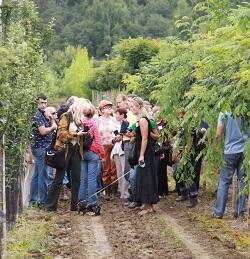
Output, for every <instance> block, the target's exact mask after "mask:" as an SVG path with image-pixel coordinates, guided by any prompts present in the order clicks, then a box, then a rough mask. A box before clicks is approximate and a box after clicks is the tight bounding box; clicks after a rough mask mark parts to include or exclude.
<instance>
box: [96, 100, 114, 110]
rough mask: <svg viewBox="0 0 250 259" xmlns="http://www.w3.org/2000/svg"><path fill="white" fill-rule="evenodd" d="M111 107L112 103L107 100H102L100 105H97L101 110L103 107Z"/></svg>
mask: <svg viewBox="0 0 250 259" xmlns="http://www.w3.org/2000/svg"><path fill="white" fill-rule="evenodd" d="M107 105H109V106H113V104H112V102H110V101H108V100H102V101H101V102H100V103H99V109H103V107H105V106H107Z"/></svg>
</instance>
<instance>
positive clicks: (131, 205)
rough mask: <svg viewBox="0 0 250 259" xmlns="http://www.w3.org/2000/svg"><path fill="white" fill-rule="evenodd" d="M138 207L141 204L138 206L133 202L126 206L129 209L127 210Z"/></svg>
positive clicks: (138, 204) (137, 203)
mask: <svg viewBox="0 0 250 259" xmlns="http://www.w3.org/2000/svg"><path fill="white" fill-rule="evenodd" d="M140 206H141V204H140V203H139V202H135V201H133V202H131V203H130V204H129V205H128V208H129V209H134V208H136V207H140Z"/></svg>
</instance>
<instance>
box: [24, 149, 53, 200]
mask: <svg viewBox="0 0 250 259" xmlns="http://www.w3.org/2000/svg"><path fill="white" fill-rule="evenodd" d="M32 154H33V156H34V157H35V169H34V172H33V175H32V178H31V183H30V199H29V203H30V204H34V203H37V202H38V203H41V204H44V203H45V201H46V199H47V191H48V188H47V181H48V174H49V171H50V170H51V168H50V167H49V166H47V165H46V164H45V148H32Z"/></svg>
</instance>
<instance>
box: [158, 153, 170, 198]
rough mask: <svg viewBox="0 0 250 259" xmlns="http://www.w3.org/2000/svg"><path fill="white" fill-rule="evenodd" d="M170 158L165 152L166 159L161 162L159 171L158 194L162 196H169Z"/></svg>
mask: <svg viewBox="0 0 250 259" xmlns="http://www.w3.org/2000/svg"><path fill="white" fill-rule="evenodd" d="M167 165H168V157H167V153H166V152H164V158H163V159H162V160H160V161H159V169H158V194H159V195H160V196H165V195H168V176H167Z"/></svg>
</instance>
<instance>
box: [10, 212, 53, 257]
mask: <svg viewBox="0 0 250 259" xmlns="http://www.w3.org/2000/svg"><path fill="white" fill-rule="evenodd" d="M54 221H55V219H54V217H53V215H45V214H44V213H42V212H39V211H36V210H29V211H26V212H25V213H23V214H22V215H21V216H20V217H19V218H18V220H17V223H16V226H15V228H14V229H13V230H11V231H9V232H8V234H7V253H8V256H7V257H8V258H9V259H12V258H13V259H14V258H15V259H19V258H20V259H21V258H46V259H50V258H53V257H52V256H51V255H50V250H51V248H52V246H53V242H52V240H51V234H52V233H53V230H54V226H53V225H54Z"/></svg>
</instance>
